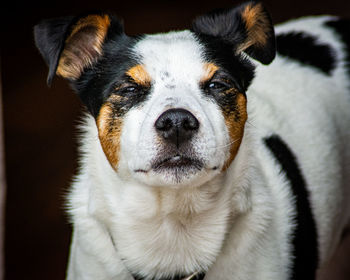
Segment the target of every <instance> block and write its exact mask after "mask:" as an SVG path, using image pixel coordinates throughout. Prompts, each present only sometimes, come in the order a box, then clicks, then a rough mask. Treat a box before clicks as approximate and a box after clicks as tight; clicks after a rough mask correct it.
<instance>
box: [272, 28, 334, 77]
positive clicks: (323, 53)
mask: <svg viewBox="0 0 350 280" xmlns="http://www.w3.org/2000/svg"><path fill="white" fill-rule="evenodd" d="M276 47H277V52H278V53H279V54H280V55H282V56H287V57H289V58H291V59H293V60H296V61H298V62H300V63H302V64H304V65H310V66H312V67H315V68H317V69H319V70H321V71H322V72H323V73H325V74H327V75H331V73H332V70H333V69H334V68H335V67H336V61H335V59H334V56H333V52H334V51H333V49H332V47H331V46H329V45H327V44H324V43H319V42H317V39H316V38H315V37H314V36H312V35H310V34H307V33H305V32H288V33H282V34H279V35H278V36H277V37H276Z"/></svg>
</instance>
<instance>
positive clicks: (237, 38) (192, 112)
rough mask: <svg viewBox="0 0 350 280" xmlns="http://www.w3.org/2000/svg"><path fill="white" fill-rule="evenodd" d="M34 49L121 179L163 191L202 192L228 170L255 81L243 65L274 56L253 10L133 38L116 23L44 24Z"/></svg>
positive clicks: (98, 19) (253, 5)
mask: <svg viewBox="0 0 350 280" xmlns="http://www.w3.org/2000/svg"><path fill="white" fill-rule="evenodd" d="M35 40H36V44H37V47H38V48H39V50H40V52H41V54H42V55H43V57H44V59H45V61H46V62H47V64H48V65H49V75H48V83H51V82H52V79H53V77H54V75H55V74H57V75H59V76H62V77H64V78H67V79H68V80H69V81H70V82H71V84H72V86H73V88H74V89H75V90H76V92H77V93H78V94H79V96H80V98H81V100H82V102H83V103H84V104H85V105H86V107H87V109H88V111H89V112H90V113H91V114H92V116H93V117H94V118H95V120H96V125H97V129H98V133H99V139H100V142H101V146H102V148H103V151H104V153H105V155H106V157H107V159H108V161H109V163H110V164H111V166H112V167H113V168H114V170H115V172H117V173H118V174H119V175H120V176H128V177H130V176H132V177H134V178H136V179H137V180H139V181H142V182H143V183H145V184H148V185H157V186H161V185H168V186H169V185H188V184H191V185H193V184H201V183H204V182H205V181H208V180H210V179H211V178H213V177H214V176H215V175H217V174H218V173H220V172H223V171H224V170H225V169H226V168H227V167H228V166H229V165H230V164H231V162H232V161H233V159H234V158H235V155H236V153H237V151H238V148H239V146H240V143H241V140H242V137H243V132H244V126H245V122H246V119H247V111H246V103H247V100H246V95H245V92H246V90H247V87H248V86H249V84H250V82H251V80H252V78H253V76H254V67H253V64H252V63H251V61H250V59H249V58H248V57H247V55H248V56H250V57H251V58H253V59H256V60H258V61H260V62H262V63H264V64H268V63H270V62H271V61H272V60H273V58H274V56H275V43H274V40H275V39H274V31H273V27H272V24H271V20H270V17H269V15H268V14H267V12H266V11H265V9H264V8H263V6H262V5H261V4H260V3H257V2H249V3H246V4H243V5H241V6H239V7H237V8H234V9H230V10H225V11H220V12H215V13H211V14H208V15H204V16H201V17H198V18H197V19H195V21H194V22H193V26H192V29H191V30H186V31H181V32H170V33H166V34H156V35H142V36H136V37H129V36H127V35H125V33H124V31H123V26H122V24H121V22H120V21H119V20H118V19H117V18H116V17H114V16H112V15H110V14H103V13H101V14H89V15H84V16H80V17H66V18H60V19H54V20H45V21H43V22H41V23H40V24H38V25H37V26H36V27H35Z"/></svg>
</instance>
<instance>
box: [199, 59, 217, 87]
mask: <svg viewBox="0 0 350 280" xmlns="http://www.w3.org/2000/svg"><path fill="white" fill-rule="evenodd" d="M203 68H204V75H203V76H202V77H201V80H200V83H206V82H208V81H209V80H210V79H211V78H212V77H213V76H214V74H215V72H216V71H218V69H219V67H218V66H216V65H215V64H214V63H212V62H208V63H205V64H204V66H203Z"/></svg>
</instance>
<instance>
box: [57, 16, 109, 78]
mask: <svg viewBox="0 0 350 280" xmlns="http://www.w3.org/2000/svg"><path fill="white" fill-rule="evenodd" d="M109 25H110V19H109V16H108V15H103V16H100V15H90V16H87V17H85V18H82V19H80V20H79V21H78V22H77V23H76V25H75V26H74V27H73V30H72V32H71V34H70V35H69V36H68V38H67V39H66V41H65V47H64V50H63V52H62V54H61V58H60V60H59V64H58V67H57V71H56V74H57V75H60V76H62V77H64V78H69V79H73V80H76V79H78V78H79V77H80V75H81V73H82V72H83V70H84V68H85V67H87V66H89V65H92V64H93V63H94V62H95V61H96V60H97V59H98V57H100V56H101V55H102V44H103V41H104V39H105V37H106V34H107V31H108V28H109Z"/></svg>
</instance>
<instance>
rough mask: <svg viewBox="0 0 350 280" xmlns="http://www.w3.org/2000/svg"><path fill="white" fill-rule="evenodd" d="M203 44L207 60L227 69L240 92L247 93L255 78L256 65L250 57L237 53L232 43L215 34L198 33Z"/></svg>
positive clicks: (197, 35)
mask: <svg viewBox="0 0 350 280" xmlns="http://www.w3.org/2000/svg"><path fill="white" fill-rule="evenodd" d="M196 37H197V38H198V40H199V41H200V44H201V45H203V46H204V47H205V48H204V53H205V58H206V61H208V62H213V63H214V64H215V65H217V66H219V67H220V68H221V69H223V70H225V72H226V73H227V74H229V75H230V78H231V80H232V82H233V85H234V86H235V88H236V89H238V91H239V92H241V93H245V92H246V90H247V89H248V87H249V85H250V83H251V81H252V80H253V78H254V66H253V64H252V63H251V62H250V61H249V59H247V58H245V57H243V56H242V55H235V54H234V52H233V49H232V45H231V44H230V43H227V42H225V41H223V40H221V39H218V38H216V37H213V36H209V35H203V34H196Z"/></svg>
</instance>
